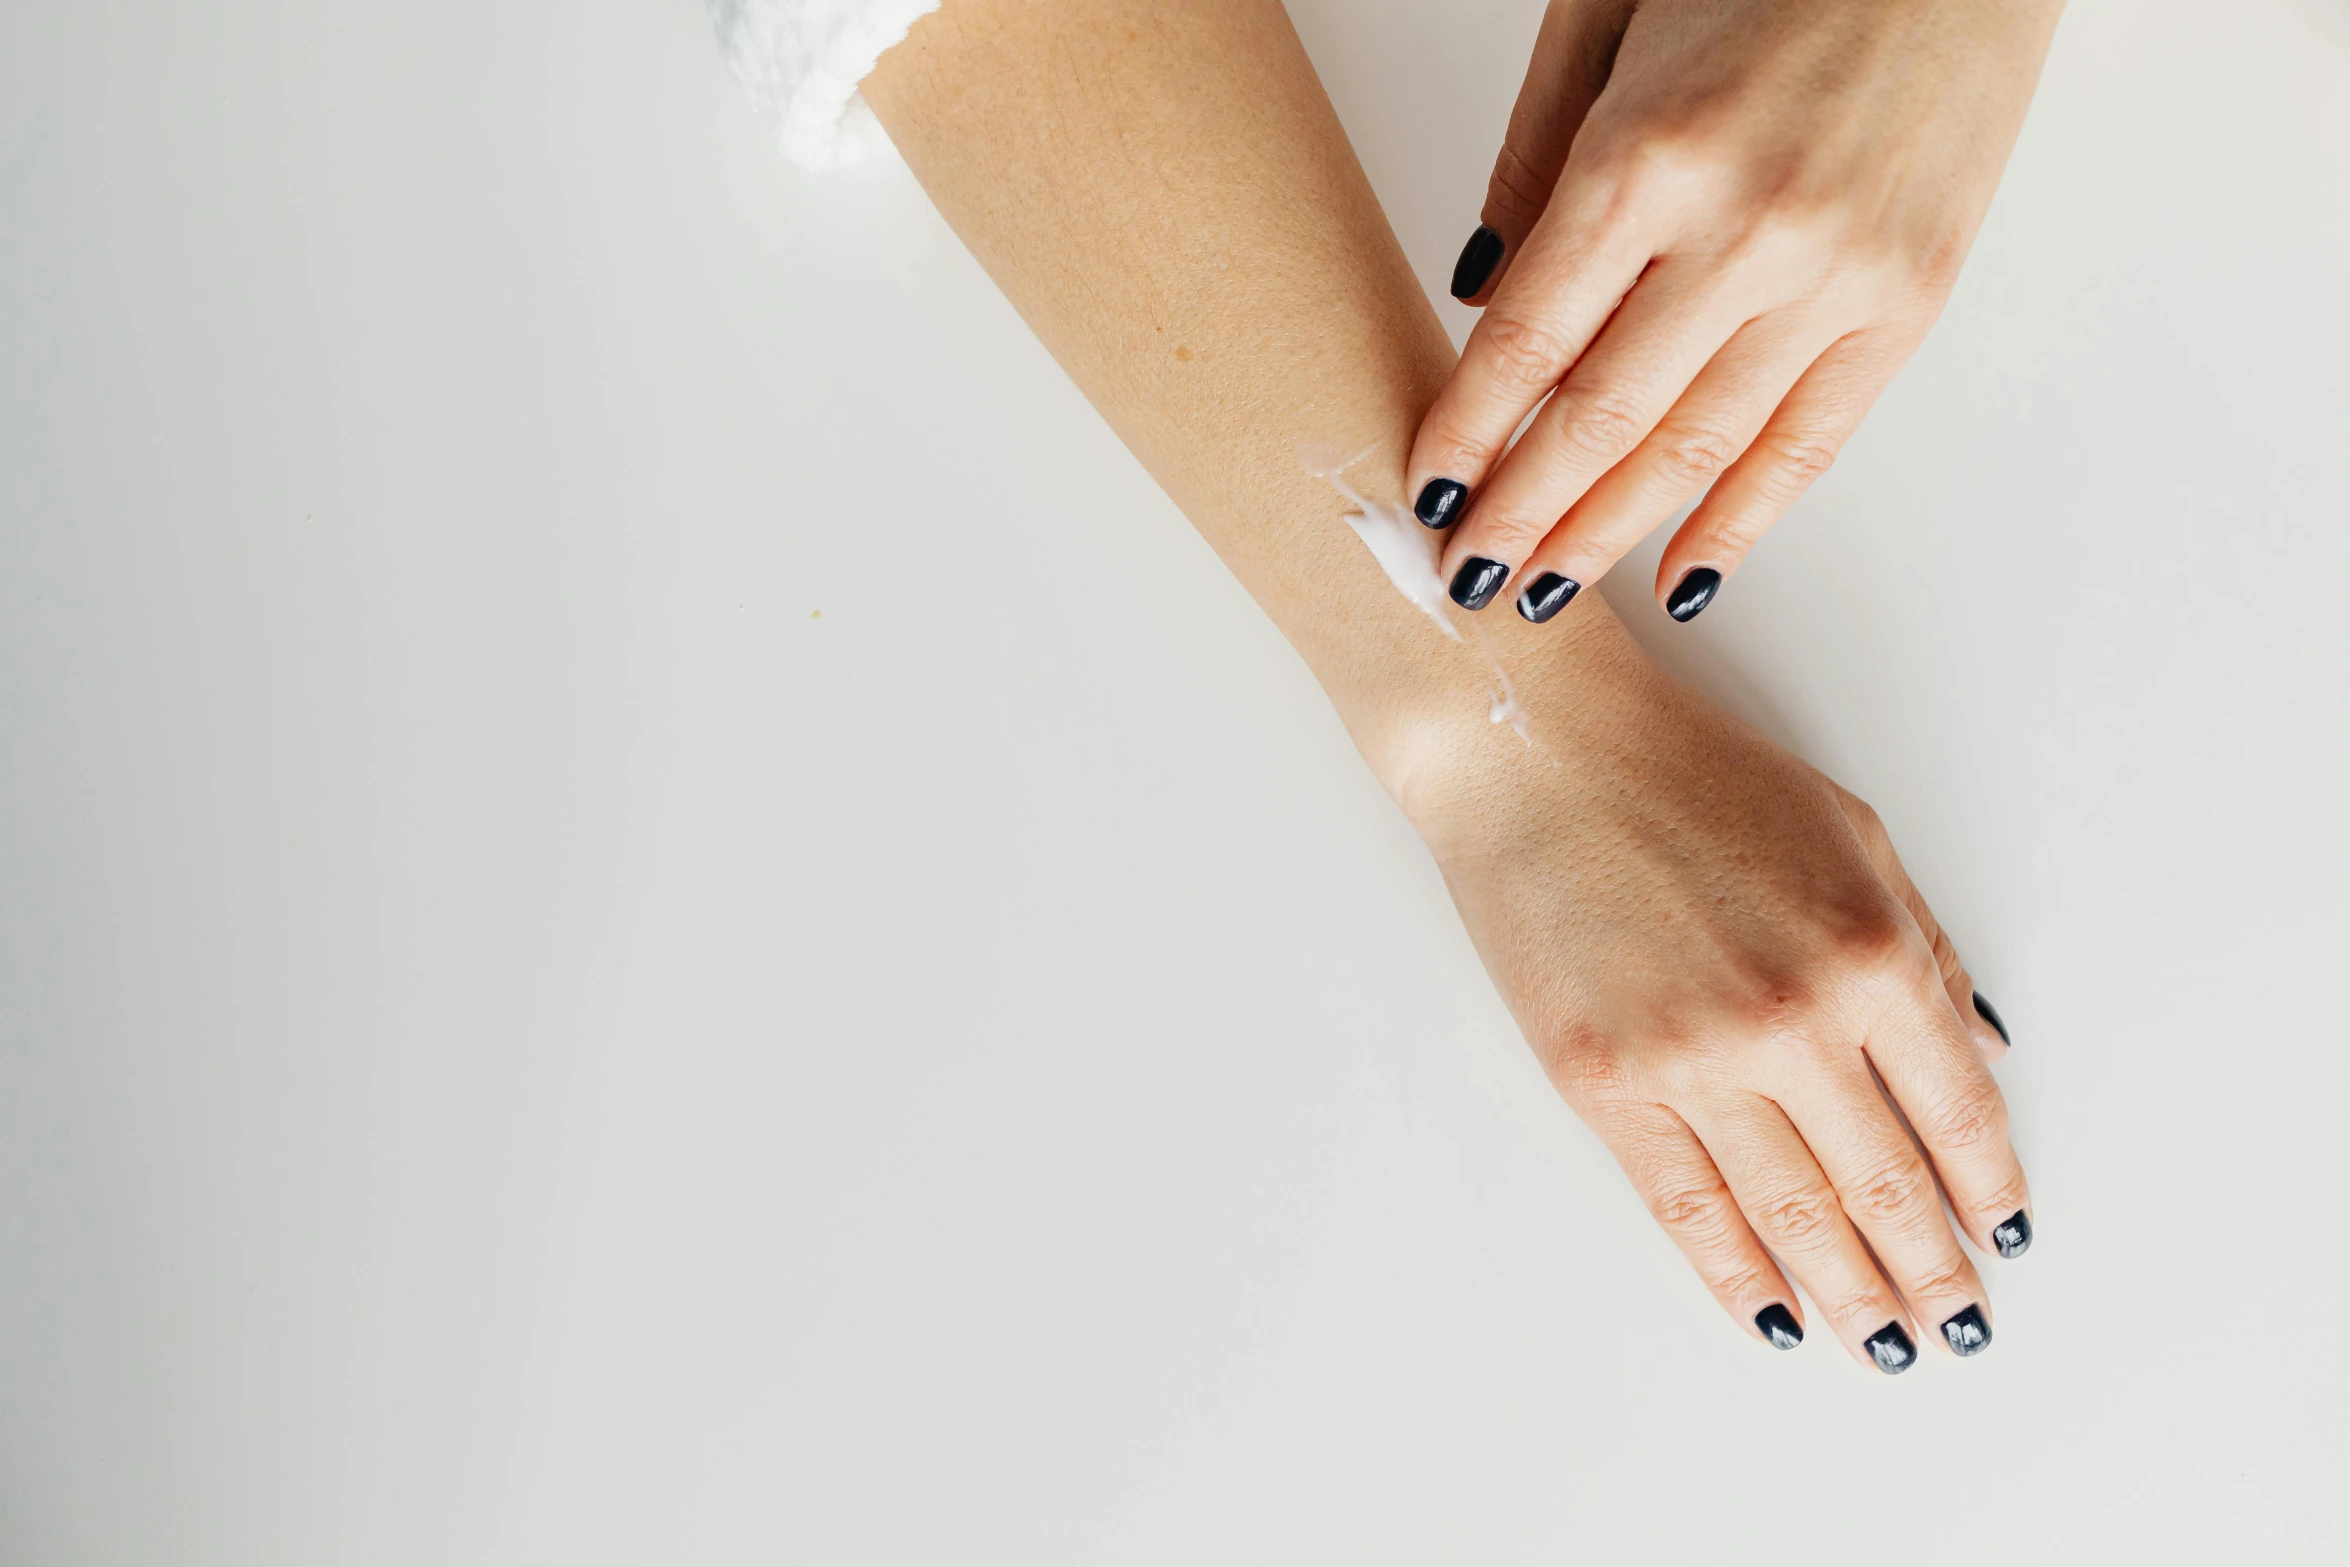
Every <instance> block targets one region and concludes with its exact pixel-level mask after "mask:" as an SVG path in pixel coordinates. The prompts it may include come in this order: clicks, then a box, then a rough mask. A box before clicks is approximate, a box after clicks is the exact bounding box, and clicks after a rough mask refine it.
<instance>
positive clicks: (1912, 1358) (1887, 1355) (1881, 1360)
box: [1864, 1322, 1918, 1377]
mask: <svg viewBox="0 0 2350 1567" xmlns="http://www.w3.org/2000/svg"><path fill="white" fill-rule="evenodd" d="M1864 1347H1865V1348H1866V1349H1867V1350H1868V1352H1869V1359H1871V1360H1873V1361H1875V1362H1876V1363H1877V1369H1878V1370H1879V1371H1882V1372H1884V1373H1885V1375H1887V1376H1889V1377H1897V1376H1899V1375H1901V1373H1903V1372H1904V1371H1907V1370H1908V1369H1909V1368H1910V1367H1911V1366H1913V1365H1915V1364H1917V1358H1918V1347H1917V1346H1916V1345H1915V1344H1912V1343H1911V1342H1910V1341H1909V1335H1908V1334H1907V1333H1904V1332H1902V1331H1901V1324H1900V1323H1898V1322H1888V1323H1886V1324H1885V1325H1884V1326H1883V1327H1881V1328H1879V1329H1877V1331H1876V1332H1874V1333H1872V1334H1870V1335H1869V1338H1868V1342H1867V1344H1866V1345H1865V1346H1864Z"/></svg>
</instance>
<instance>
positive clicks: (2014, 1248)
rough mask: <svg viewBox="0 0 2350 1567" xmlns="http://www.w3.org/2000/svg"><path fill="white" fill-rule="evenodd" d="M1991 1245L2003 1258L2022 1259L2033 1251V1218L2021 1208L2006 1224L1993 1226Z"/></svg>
mask: <svg viewBox="0 0 2350 1567" xmlns="http://www.w3.org/2000/svg"><path fill="white" fill-rule="evenodd" d="M1991 1244H1992V1245H1994V1246H1996V1247H1998V1248H1999V1255H2000V1256H2002V1257H2020V1256H2022V1255H2023V1254H2024V1253H2025V1252H2027V1251H2030V1250H2031V1249H2032V1216H2031V1215H2030V1214H2028V1213H2026V1212H2024V1211H2023V1210H2022V1209H2021V1208H2018V1209H2017V1210H2016V1211H2015V1216H2014V1217H2013V1218H2011V1219H2009V1220H2008V1221H2007V1222H2006V1223H2004V1224H1994V1225H1992V1226H1991Z"/></svg>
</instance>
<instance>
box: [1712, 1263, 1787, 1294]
mask: <svg viewBox="0 0 2350 1567" xmlns="http://www.w3.org/2000/svg"><path fill="white" fill-rule="evenodd" d="M1713 1284H1714V1288H1715V1289H1716V1290H1717V1291H1719V1292H1720V1293H1721V1294H1722V1295H1724V1296H1726V1297H1727V1298H1729V1299H1731V1300H1734V1301H1752V1300H1760V1299H1763V1298H1765V1297H1768V1296H1772V1295H1776V1294H1778V1293H1779V1292H1780V1291H1781V1290H1782V1289H1784V1288H1785V1287H1786V1286H1784V1285H1783V1284H1781V1283H1780V1282H1779V1280H1778V1279H1776V1278H1774V1277H1773V1276H1772V1275H1770V1274H1769V1273H1766V1272H1764V1271H1763V1270H1762V1269H1761V1268H1760V1267H1758V1266H1757V1265H1756V1264H1754V1263H1752V1262H1747V1261H1745V1260H1743V1259H1741V1260H1740V1261H1737V1262H1734V1263H1730V1264H1728V1265H1727V1266H1725V1267H1724V1268H1722V1269H1721V1271H1719V1272H1717V1273H1716V1274H1715V1275H1714V1280H1713Z"/></svg>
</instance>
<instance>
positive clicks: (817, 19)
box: [710, 0, 939, 169]
mask: <svg viewBox="0 0 2350 1567" xmlns="http://www.w3.org/2000/svg"><path fill="white" fill-rule="evenodd" d="M938 5H939V0H710V16H711V19H712V20H713V21H715V22H716V23H717V24H718V42H719V46H720V47H721V48H723V49H724V50H725V51H726V63H727V64H728V65H730V66H732V67H733V68H734V74H735V75H736V77H738V78H739V79H740V80H741V82H742V84H743V86H744V87H745V88H747V89H748V90H749V92H750V95H751V101H752V102H753V103H755V104H757V105H758V106H759V108H760V109H761V110H762V111H764V112H765V113H767V114H768V115H770V116H772V117H773V118H774V120H775V122H776V139H777V140H778V141H780V142H781V143H782V144H783V155H784V156H785V157H787V158H789V159H791V160H792V162H794V163H797V164H800V165H802V166H804V167H807V168H811V169H831V168H838V167H840V166H841V165H843V164H847V163H855V162H857V161H858V160H860V159H862V158H864V157H866V156H868V155H869V154H871V153H872V152H873V151H874V150H875V149H877V148H881V147H886V146H888V145H889V139H888V138H887V137H886V136H884V135H883V134H882V131H881V123H880V122H879V121H878V120H876V119H874V118H873V111H872V110H871V109H868V108H867V107H865V100H864V99H863V98H861V97H859V96H858V95H857V84H858V83H859V82H861V81H863V80H864V79H865V77H866V75H867V73H868V72H870V71H871V70H872V69H873V64H874V62H875V61H876V60H879V59H880V58H881V56H882V53H883V51H885V50H886V49H888V48H889V46H890V45H891V44H894V43H896V42H897V41H898V40H899V39H901V38H903V37H905V36H906V29H907V28H909V27H912V26H913V25H914V24H915V23H916V22H917V21H919V20H921V19H922V18H923V17H924V16H927V15H929V14H930V13H931V12H932V11H935V10H937V9H938Z"/></svg>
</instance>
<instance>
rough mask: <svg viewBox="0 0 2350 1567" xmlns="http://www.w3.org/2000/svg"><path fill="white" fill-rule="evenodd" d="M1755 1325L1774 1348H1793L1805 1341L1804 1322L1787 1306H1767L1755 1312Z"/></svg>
mask: <svg viewBox="0 0 2350 1567" xmlns="http://www.w3.org/2000/svg"><path fill="white" fill-rule="evenodd" d="M1754 1325H1755V1326H1756V1327H1757V1328H1759V1329H1761V1330H1762V1336H1763V1337H1764V1338H1766V1339H1769V1340H1770V1341H1771V1347H1772V1348H1773V1349H1793V1348H1794V1347H1795V1346H1796V1345H1798V1344H1800V1343H1802V1342H1803V1324H1802V1323H1800V1322H1798V1321H1796V1320H1795V1313H1794V1312H1792V1311H1789V1310H1788V1309H1787V1308H1786V1307H1785V1306H1775V1305H1774V1306H1765V1307H1763V1309H1762V1310H1760V1311H1758V1312H1756V1313H1755V1314H1754Z"/></svg>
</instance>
